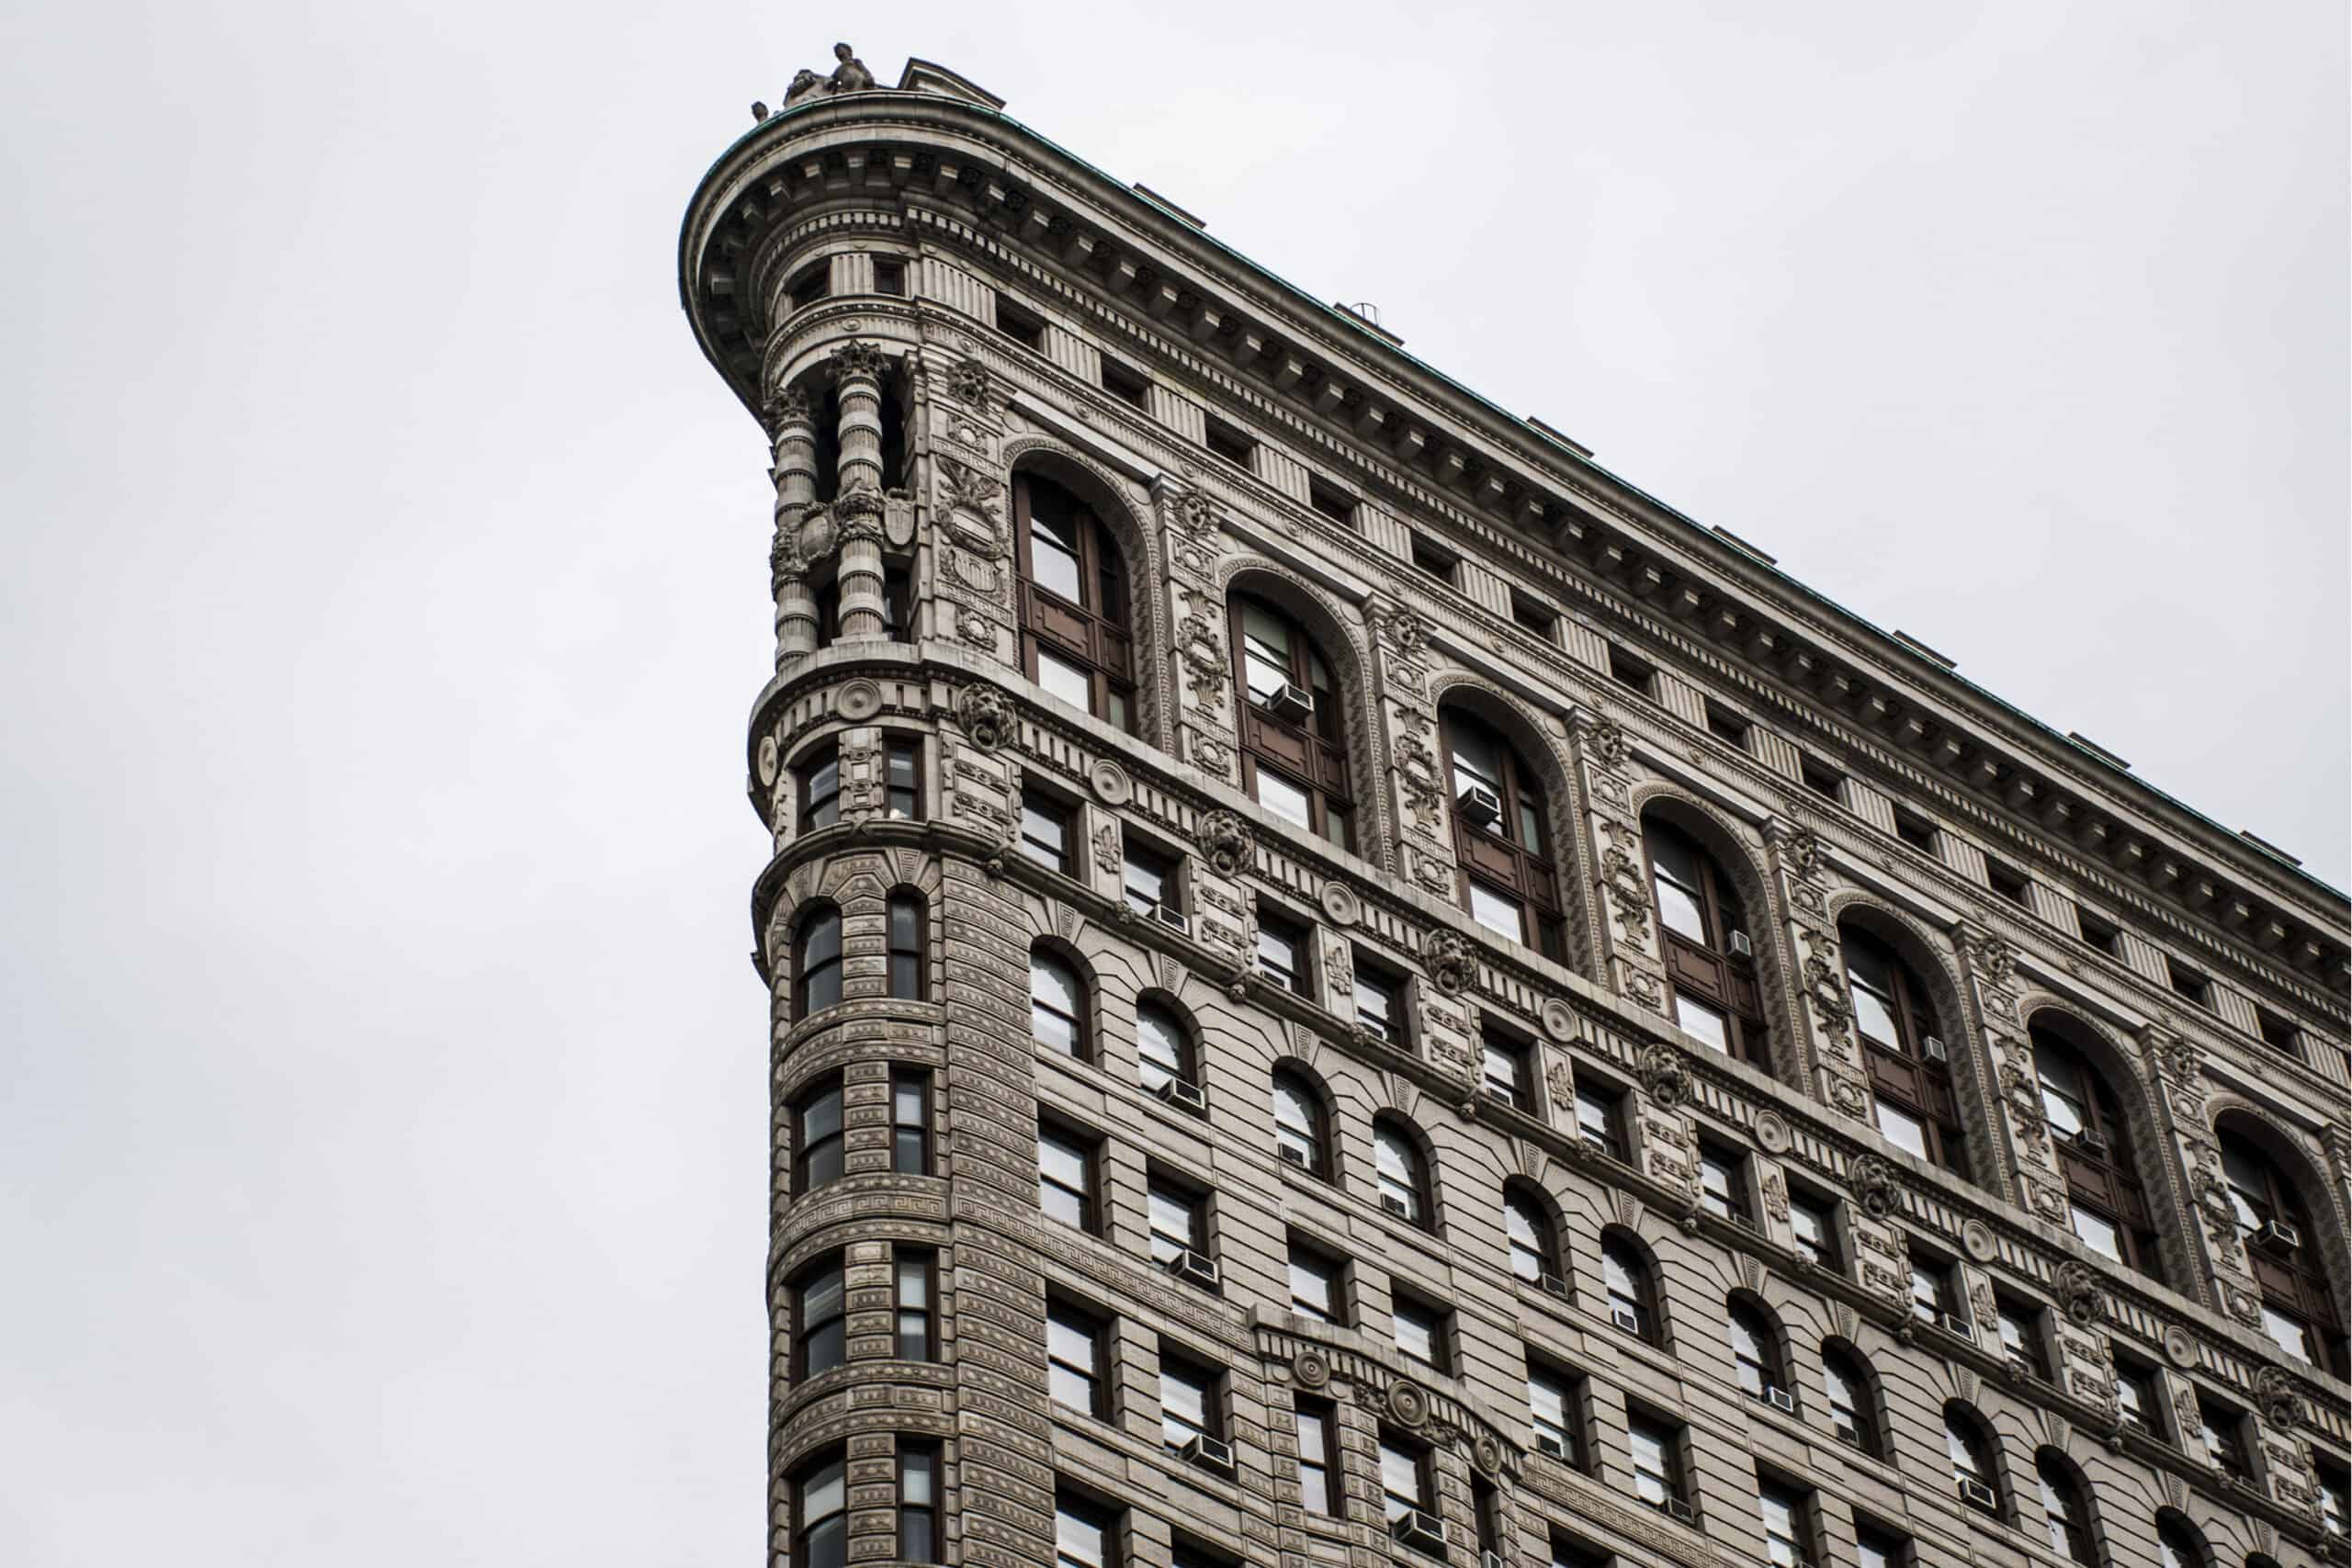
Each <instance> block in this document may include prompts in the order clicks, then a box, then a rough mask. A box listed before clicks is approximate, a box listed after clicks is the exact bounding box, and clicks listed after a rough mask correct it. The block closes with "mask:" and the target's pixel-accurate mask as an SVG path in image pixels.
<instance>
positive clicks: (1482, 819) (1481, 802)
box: [1453, 784, 1503, 828]
mask: <svg viewBox="0 0 2352 1568" xmlns="http://www.w3.org/2000/svg"><path fill="white" fill-rule="evenodd" d="M1453 808H1454V810H1455V811H1456V812H1458V813H1459V814H1460V815H1461V818H1462V820H1464V822H1467V823H1468V824H1469V825H1470V826H1471V827H1473V828H1491V827H1493V826H1494V825H1495V823H1496V822H1497V821H1498V819H1500V818H1501V817H1502V814H1503V803H1502V798H1501V797H1500V796H1499V795H1496V794H1495V792H1494V791H1493V790H1490V789H1488V788H1487V786H1486V785H1485V784H1464V785H1463V786H1462V793H1461V794H1460V795H1455V796H1454V797H1453Z"/></svg>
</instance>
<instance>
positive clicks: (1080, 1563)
mask: <svg viewBox="0 0 2352 1568" xmlns="http://www.w3.org/2000/svg"><path fill="white" fill-rule="evenodd" d="M1105 1533H1106V1532H1105V1531H1104V1529H1103V1526H1102V1525H1101V1524H1099V1523H1097V1522H1096V1521H1095V1520H1093V1519H1092V1518H1090V1517H1084V1516H1081V1515H1080V1514H1078V1513H1075V1512H1073V1511H1072V1510H1071V1509H1070V1508H1069V1507H1068V1506H1065V1505H1061V1504H1058V1503H1057V1505H1056V1506H1055V1509H1054V1554H1055V1556H1056V1557H1057V1559H1058V1560H1059V1561H1060V1562H1064V1563H1066V1564H1070V1565H1073V1568H1102V1564H1103V1545H1104V1535H1105Z"/></svg>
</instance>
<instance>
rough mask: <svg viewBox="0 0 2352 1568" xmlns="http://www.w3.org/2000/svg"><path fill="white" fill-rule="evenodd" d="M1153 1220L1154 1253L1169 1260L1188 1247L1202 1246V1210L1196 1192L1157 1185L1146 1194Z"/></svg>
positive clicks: (1152, 1239)
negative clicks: (1194, 1193)
mask: <svg viewBox="0 0 2352 1568" xmlns="http://www.w3.org/2000/svg"><path fill="white" fill-rule="evenodd" d="M1144 1202H1145V1207H1146V1209H1147V1210H1148V1213H1149V1215H1150V1221H1151V1255H1152V1257H1153V1258H1156V1259H1157V1260H1159V1262H1162V1263H1165V1262H1167V1261H1168V1260H1169V1259H1170V1258H1173V1257H1175V1256H1176V1255H1177V1254H1178V1253H1180V1252H1182V1251H1184V1250H1186V1249H1187V1248H1191V1249H1194V1250H1197V1249H1198V1248H1199V1247H1200V1234H1199V1232H1200V1213H1199V1209H1198V1205H1197V1204H1196V1203H1195V1202H1194V1201H1193V1197H1192V1195H1191V1194H1190V1193H1186V1192H1178V1191H1176V1190H1172V1189H1170V1188H1166V1187H1154V1188H1152V1189H1151V1190H1149V1191H1148V1193H1147V1194H1146V1195H1145V1200H1144Z"/></svg>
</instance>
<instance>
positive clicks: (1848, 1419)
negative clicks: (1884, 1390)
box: [1821, 1343, 1886, 1458]
mask: <svg viewBox="0 0 2352 1568" xmlns="http://www.w3.org/2000/svg"><path fill="white" fill-rule="evenodd" d="M1821 1392H1822V1393H1823V1395H1824V1396H1825V1397H1826V1398H1827V1400H1828V1401H1829V1425H1830V1426H1831V1427H1834V1428H1836V1429H1837V1433H1838V1438H1839V1440H1840V1441H1843V1442H1848V1443H1851V1444H1853V1445H1854V1447H1856V1448H1858V1449H1860V1450H1862V1452H1864V1453H1866V1454H1869V1455H1871V1457H1872V1458H1883V1457H1884V1455H1885V1453H1886V1435H1885V1430H1884V1427H1883V1426H1882V1425H1881V1423H1880V1421H1879V1406H1878V1382H1877V1380H1876V1379H1874V1378H1872V1377H1871V1371H1870V1363H1869V1362H1867V1361H1865V1360H1863V1359H1862V1357H1861V1352H1860V1351H1858V1350H1856V1349H1854V1348H1852V1347H1850V1346H1848V1345H1844V1344H1837V1343H1833V1344H1827V1345H1824V1346H1823V1347H1822V1348H1821Z"/></svg>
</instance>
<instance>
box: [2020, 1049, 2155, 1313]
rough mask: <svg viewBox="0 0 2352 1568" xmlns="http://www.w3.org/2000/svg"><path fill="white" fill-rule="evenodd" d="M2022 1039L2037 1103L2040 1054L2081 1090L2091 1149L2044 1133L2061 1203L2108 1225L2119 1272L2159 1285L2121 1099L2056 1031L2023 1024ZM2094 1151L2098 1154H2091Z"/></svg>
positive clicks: (2151, 1226) (2149, 1212)
mask: <svg viewBox="0 0 2352 1568" xmlns="http://www.w3.org/2000/svg"><path fill="white" fill-rule="evenodd" d="M2026 1039H2027V1045H2028V1051H2029V1054H2030V1056H2031V1058H2032V1061H2033V1068H2034V1090H2035V1095H2036V1098H2037V1100H2040V1099H2041V1097H2043V1096H2045V1095H2047V1094H2048V1093H2049V1092H2050V1091H2049V1090H2047V1089H2044V1088H2043V1087H2042V1085H2041V1054H2042V1052H2043V1051H2045V1050H2047V1051H2050V1052H2052V1054H2053V1055H2060V1054H2063V1055H2064V1057H2065V1058H2067V1059H2068V1063H2069V1065H2070V1066H2072V1068H2073V1070H2074V1073H2075V1081H2076V1082H2077V1083H2078V1084H2080V1085H2081V1086H2082V1089H2083V1090H2084V1103H2083V1106H2082V1111H2081V1112H2080V1115H2081V1120H2082V1122H2083V1125H2084V1128H2085V1130H2086V1131H2087V1132H2088V1133H2089V1134H2090V1135H2091V1138H2092V1143H2091V1144H2090V1145H2083V1144H2080V1143H2077V1142H2075V1141H2073V1140H2072V1139H2068V1138H2062V1137H2060V1136H2059V1134H2058V1130H2057V1128H2056V1127H2055V1126H2052V1127H2051V1128H2050V1134H2051V1140H2050V1141H2051V1144H2052V1147H2053V1149H2054V1151H2055V1152H2056V1154H2057V1156H2058V1163H2059V1166H2060V1168H2062V1169H2063V1170H2064V1172H2065V1176H2066V1197H2067V1201H2069V1202H2072V1203H2080V1204H2081V1205H2082V1206H2083V1207H2084V1208H2086V1209H2088V1210H2089V1211H2090V1212H2091V1213H2093V1214H2094V1215H2096V1216H2097V1217H2098V1218H2099V1219H2103V1220H2105V1221H2107V1222H2108V1223H2109V1224H2111V1225H2113V1226H2114V1227H2115V1232H2116V1236H2117V1238H2118V1241H2119V1242H2120V1245H2121V1247H2122V1250H2123V1258H2122V1261H2123V1263H2124V1265H2125V1267H2127V1268H2130V1269H2136V1270H2137V1271H2138V1272H2140V1273H2141V1274H2143V1275H2145V1276H2146V1277H2147V1278H2149V1279H2151V1280H2157V1281H2158V1282H2160V1283H2161V1282H2162V1281H2163V1280H2164V1279H2165V1266H2164V1258H2163V1254H2162V1250H2161V1249H2160V1247H2158V1245H2157V1239H2156V1238H2157V1234H2158V1229H2159V1227H2158V1225H2157V1224H2156V1210H2155V1206H2154V1203H2152V1202H2151V1201H2149V1197H2148V1184H2147V1183H2146V1182H2144V1181H2143V1180H2142V1179H2141V1177H2140V1166H2139V1157H2138V1155H2137V1153H2136V1152H2135V1150H2136V1146H2137V1145H2136V1144H2135V1142H2134V1140H2133V1138H2132V1136H2131V1117H2130V1115H2129V1114H2128V1113H2127V1112H2126V1111H2124V1109H2123V1100H2122V1096H2121V1094H2120V1093H2119V1092H2118V1091H2117V1089H2116V1088H2115V1086H2114V1085H2113V1084H2112V1083H2110V1082H2109V1081H2108V1077H2107V1075H2106V1074H2105V1073H2103V1072H2101V1071H2100V1070H2099V1067H2098V1063H2096V1062H2095V1061H2093V1060H2092V1059H2091V1055H2090V1053H2088V1052H2087V1051H2085V1050H2083V1049H2082V1048H2081V1047H2079V1046H2077V1045H2076V1044H2075V1043H2074V1042H2073V1041H2071V1040H2068V1039H2067V1038H2066V1037H2065V1036H2064V1035H2063V1034H2061V1033H2059V1032H2057V1031H2055V1030H2052V1029H2051V1028H2049V1027H2047V1026H2046V1025H2043V1024H2040V1023H2033V1022H2029V1023H2028V1024H2027V1026H2026ZM2095 1149H2096V1150H2100V1151H2103V1152H2093V1151H2094V1150H2095ZM2086 1245H2088V1244H2087V1243H2086Z"/></svg>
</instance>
